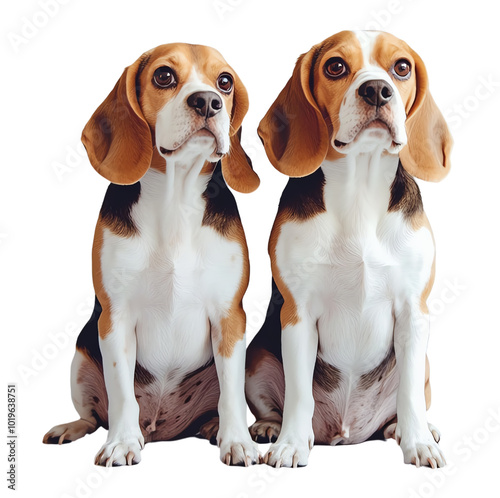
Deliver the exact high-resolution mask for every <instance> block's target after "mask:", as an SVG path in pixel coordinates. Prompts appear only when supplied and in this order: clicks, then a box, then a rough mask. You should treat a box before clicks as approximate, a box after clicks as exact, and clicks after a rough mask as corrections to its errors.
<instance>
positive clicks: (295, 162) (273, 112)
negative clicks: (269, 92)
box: [258, 47, 329, 177]
mask: <svg viewBox="0 0 500 498" xmlns="http://www.w3.org/2000/svg"><path fill="white" fill-rule="evenodd" d="M317 49H318V47H313V48H312V49H311V50H310V51H309V52H307V53H306V54H303V55H301V56H300V57H299V59H298V60H297V64H296V65H295V68H294V70H293V74H292V77H291V78H290V79H289V80H288V83H287V84H286V86H285V88H283V90H282V91H281V93H280V94H279V95H278V98H277V99H276V100H275V101H274V103H273V105H272V106H271V107H270V109H269V110H268V111H267V114H266V115H265V116H264V118H263V119H262V121H261V122H260V124H259V129H258V133H259V136H260V138H261V139H262V142H263V143H264V147H265V149H266V153H267V157H268V158H269V161H271V164H272V165H273V166H274V167H275V168H276V169H277V170H278V171H280V172H281V173H284V174H285V175H288V176H291V177H302V176H307V175H310V174H311V173H313V172H314V171H316V170H317V169H318V168H319V166H320V165H321V163H322V162H323V160H324V159H325V156H326V154H327V152H328V146H329V137H328V128H327V126H326V123H325V120H324V119H323V116H322V115H321V112H320V110H319V108H318V105H317V103H316V100H315V98H314V95H313V93H312V91H311V80H312V78H311V76H312V74H313V72H314V64H315V61H316V52H317Z"/></svg>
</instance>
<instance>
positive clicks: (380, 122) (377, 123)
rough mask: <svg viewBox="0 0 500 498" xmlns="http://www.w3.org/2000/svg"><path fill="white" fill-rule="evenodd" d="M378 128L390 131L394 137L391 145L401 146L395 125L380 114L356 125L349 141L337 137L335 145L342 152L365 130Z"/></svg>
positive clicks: (394, 146)
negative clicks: (342, 140)
mask: <svg viewBox="0 0 500 498" xmlns="http://www.w3.org/2000/svg"><path fill="white" fill-rule="evenodd" d="M377 129H378V130H381V131H384V132H389V134H390V136H391V138H392V143H391V147H393V148H398V147H401V145H402V144H401V143H400V142H399V141H398V140H397V139H396V130H395V129H394V127H393V125H392V124H391V123H389V122H387V121H386V120H385V119H384V118H382V117H380V116H377V117H374V118H373V119H370V120H368V121H365V123H363V124H360V125H358V126H356V127H355V128H354V130H353V133H352V135H353V137H352V139H351V140H349V141H348V142H341V141H340V140H337V139H335V140H334V142H333V143H334V145H335V147H336V148H337V149H338V150H339V151H340V152H342V149H343V148H345V147H347V146H348V145H350V144H352V143H354V142H356V141H357V140H358V138H359V136H360V135H361V133H362V132H364V131H365V130H377Z"/></svg>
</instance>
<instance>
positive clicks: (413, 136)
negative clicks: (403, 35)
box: [399, 50, 453, 182]
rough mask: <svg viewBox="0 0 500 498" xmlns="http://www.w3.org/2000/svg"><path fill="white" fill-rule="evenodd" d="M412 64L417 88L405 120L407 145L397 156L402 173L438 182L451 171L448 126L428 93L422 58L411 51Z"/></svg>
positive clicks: (451, 143)
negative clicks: (403, 171) (402, 169)
mask: <svg viewBox="0 0 500 498" xmlns="http://www.w3.org/2000/svg"><path fill="white" fill-rule="evenodd" d="M411 54H412V57H413V59H414V61H415V68H414V71H415V73H416V80H417V88H416V94H415V100H414V101H413V104H412V106H411V108H410V110H409V112H408V116H407V118H406V134H407V135H408V142H407V144H406V146H405V147H403V149H402V150H401V152H400V153H399V158H400V159H401V163H402V165H403V167H404V168H405V170H406V171H407V172H408V173H410V174H411V175H413V176H416V177H417V178H420V179H421V180H427V181H431V182H438V181H440V180H442V179H443V178H444V177H445V176H446V175H447V174H448V172H449V171H450V153H451V147H452V145H453V139H452V137H451V134H450V131H449V129H448V125H447V124H446V121H445V119H444V117H443V115H442V114H441V112H440V110H439V109H438V107H437V105H436V103H435V102H434V99H433V98H432V95H431V94H430V92H429V82H428V78H427V71H426V69H425V65H424V63H423V61H422V59H421V58H420V57H419V55H418V54H416V53H415V52H414V51H413V50H411Z"/></svg>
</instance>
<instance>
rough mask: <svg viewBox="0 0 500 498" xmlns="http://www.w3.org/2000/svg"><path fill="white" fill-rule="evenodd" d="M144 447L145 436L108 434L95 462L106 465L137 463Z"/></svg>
mask: <svg viewBox="0 0 500 498" xmlns="http://www.w3.org/2000/svg"><path fill="white" fill-rule="evenodd" d="M142 448H144V437H143V436H142V434H141V432H140V431H139V433H138V434H132V433H130V434H127V435H121V436H120V435H117V436H112V437H109V436H108V440H107V441H106V443H105V444H104V445H103V447H102V448H101V450H100V451H99V453H97V455H96V457H95V464H96V465H102V466H105V467H119V466H121V465H135V464H137V463H139V462H140V461H141V450H142Z"/></svg>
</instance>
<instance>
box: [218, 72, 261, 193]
mask: <svg viewBox="0 0 500 498" xmlns="http://www.w3.org/2000/svg"><path fill="white" fill-rule="evenodd" d="M233 74H234V95H233V108H232V110H231V124H230V133H229V135H230V137H229V138H230V145H229V152H228V153H227V154H226V155H225V156H224V157H223V158H222V159H221V163H222V175H223V176H224V179H225V180H226V182H227V183H228V185H229V186H230V187H231V188H233V189H234V190H237V191H238V192H243V193H244V194H247V193H250V192H253V191H254V190H255V189H256V188H257V187H258V186H259V184H260V180H259V177H258V176H257V173H255V171H254V170H253V168H252V161H250V158H249V157H248V156H247V155H246V154H245V151H244V150H243V147H242V146H241V142H240V140H241V123H242V121H243V118H244V117H245V115H246V113H247V111H248V93H247V91H246V88H245V87H244V86H243V83H242V82H241V80H240V79H239V77H238V76H237V75H236V74H235V73H233Z"/></svg>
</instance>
